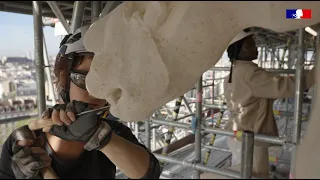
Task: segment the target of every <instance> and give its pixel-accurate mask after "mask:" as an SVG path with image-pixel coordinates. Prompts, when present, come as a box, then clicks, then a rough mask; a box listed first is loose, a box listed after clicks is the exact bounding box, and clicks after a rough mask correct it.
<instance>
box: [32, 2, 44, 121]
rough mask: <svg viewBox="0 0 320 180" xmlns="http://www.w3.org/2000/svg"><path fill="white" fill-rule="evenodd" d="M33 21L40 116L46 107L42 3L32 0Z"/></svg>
mask: <svg viewBox="0 0 320 180" xmlns="http://www.w3.org/2000/svg"><path fill="white" fill-rule="evenodd" d="M32 6H33V8H32V9H33V22H34V26H33V28H34V49H35V51H34V54H35V56H34V57H35V66H36V72H37V74H36V82H37V99H38V114H39V117H41V114H42V112H44V111H45V109H46V98H45V80H44V69H43V68H44V62H43V29H42V4H41V2H40V1H32Z"/></svg>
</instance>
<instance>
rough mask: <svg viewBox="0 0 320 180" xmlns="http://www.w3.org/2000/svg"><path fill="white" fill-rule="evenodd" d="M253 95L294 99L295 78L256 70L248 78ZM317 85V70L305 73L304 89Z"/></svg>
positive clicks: (247, 81) (260, 69)
mask: <svg viewBox="0 0 320 180" xmlns="http://www.w3.org/2000/svg"><path fill="white" fill-rule="evenodd" d="M246 83H247V84H248V86H249V88H250V90H251V94H252V96H254V97H262V98H273V99H277V98H288V97H294V93H295V77H292V76H291V77H285V76H280V75H279V74H276V73H272V72H267V71H265V70H264V69H262V68H259V69H256V70H255V71H254V72H253V73H248V75H247V76H246ZM313 84H315V69H314V68H313V69H312V70H311V71H305V72H304V82H303V88H304V89H308V88H310V87H311V86H312V85H313Z"/></svg>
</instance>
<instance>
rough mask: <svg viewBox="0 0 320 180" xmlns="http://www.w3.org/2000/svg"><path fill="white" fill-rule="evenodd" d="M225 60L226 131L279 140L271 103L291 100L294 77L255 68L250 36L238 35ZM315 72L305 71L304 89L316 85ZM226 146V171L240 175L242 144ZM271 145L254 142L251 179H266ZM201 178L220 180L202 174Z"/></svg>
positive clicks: (254, 54)
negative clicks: (227, 71)
mask: <svg viewBox="0 0 320 180" xmlns="http://www.w3.org/2000/svg"><path fill="white" fill-rule="evenodd" d="M227 52H228V56H229V58H230V60H231V64H232V66H231V70H230V74H229V76H227V77H226V79H225V81H224V96H225V101H226V104H227V107H228V110H229V111H230V118H229V121H228V123H227V125H226V129H227V130H232V131H243V130H250V131H253V132H254V133H255V134H264V135H269V136H278V128H277V124H276V121H275V119H274V116H273V107H272V106H273V101H274V100H275V99H277V98H287V97H294V92H295V80H294V77H292V76H291V77H285V76H280V75H279V74H276V73H271V72H268V71H266V70H264V69H262V68H260V67H258V66H257V64H255V63H254V62H252V61H253V60H255V59H257V56H258V51H257V47H256V44H255V41H254V39H253V33H246V32H244V31H243V32H241V33H239V34H238V35H237V36H236V37H235V38H234V39H233V40H232V41H231V43H230V45H229V47H228V49H227ZM314 71H315V69H312V70H311V71H306V72H305V74H306V76H305V79H304V88H306V89H308V88H310V87H311V86H312V85H313V84H314V83H315V72H314ZM227 144H228V147H229V149H230V150H231V153H232V166H231V167H229V168H228V169H232V170H236V171H240V166H241V165H240V163H241V142H240V141H237V140H236V139H235V138H233V137H229V138H228V140H227ZM269 146H271V144H268V143H263V142H258V141H255V146H254V153H253V169H252V172H253V176H256V177H259V178H268V175H269V153H268V147H269ZM201 178H203V179H205V178H223V177H221V176H218V175H213V174H208V173H204V174H202V176H201Z"/></svg>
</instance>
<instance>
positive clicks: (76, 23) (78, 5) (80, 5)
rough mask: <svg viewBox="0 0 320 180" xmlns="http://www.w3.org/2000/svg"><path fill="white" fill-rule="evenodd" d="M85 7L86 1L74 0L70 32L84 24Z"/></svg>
mask: <svg viewBox="0 0 320 180" xmlns="http://www.w3.org/2000/svg"><path fill="white" fill-rule="evenodd" d="M85 7H86V1H75V2H74V6H73V12H72V20H71V29H70V33H72V34H73V33H74V32H75V31H76V30H77V29H78V28H80V27H81V26H82V20H83V16H84V10H85Z"/></svg>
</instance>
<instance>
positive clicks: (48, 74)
mask: <svg viewBox="0 0 320 180" xmlns="http://www.w3.org/2000/svg"><path fill="white" fill-rule="evenodd" d="M43 54H44V65H45V66H46V69H45V72H46V75H47V80H48V88H49V96H50V94H52V104H53V105H55V104H57V102H56V96H55V93H54V87H53V82H52V77H51V72H50V64H49V57H48V51H47V44H46V38H45V37H44V35H43Z"/></svg>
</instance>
